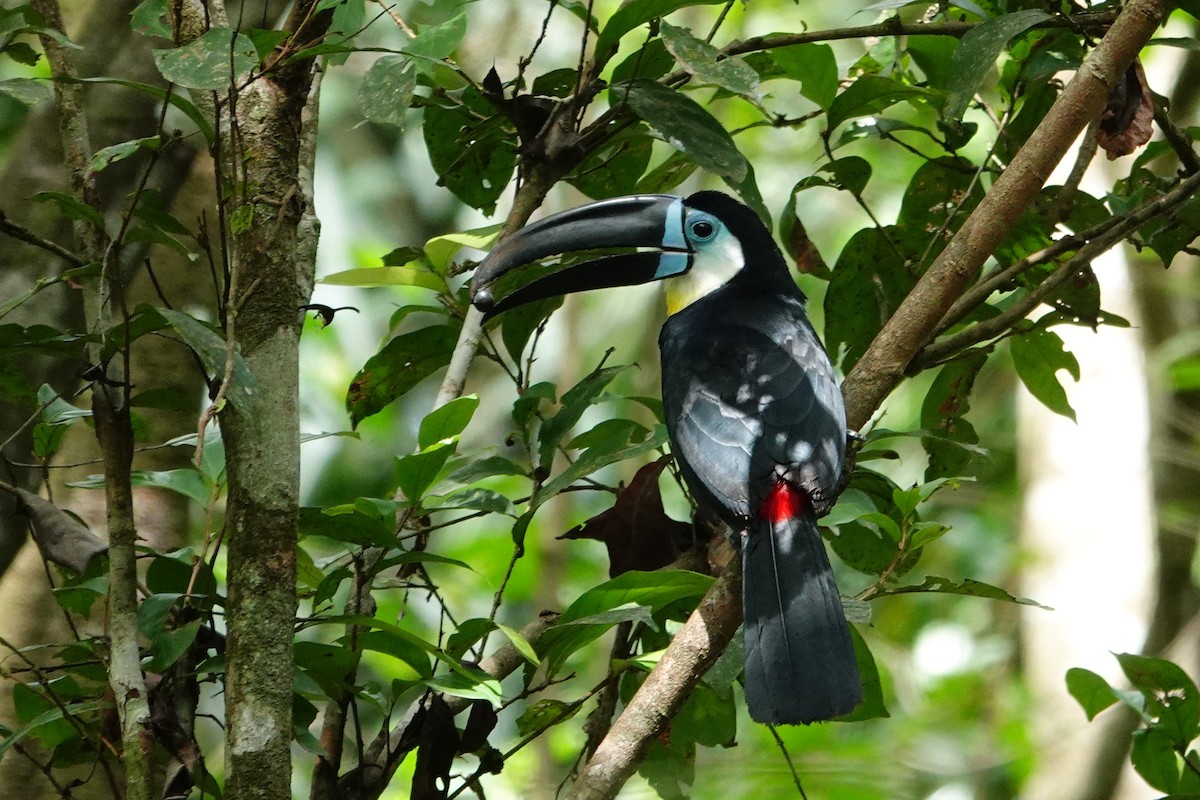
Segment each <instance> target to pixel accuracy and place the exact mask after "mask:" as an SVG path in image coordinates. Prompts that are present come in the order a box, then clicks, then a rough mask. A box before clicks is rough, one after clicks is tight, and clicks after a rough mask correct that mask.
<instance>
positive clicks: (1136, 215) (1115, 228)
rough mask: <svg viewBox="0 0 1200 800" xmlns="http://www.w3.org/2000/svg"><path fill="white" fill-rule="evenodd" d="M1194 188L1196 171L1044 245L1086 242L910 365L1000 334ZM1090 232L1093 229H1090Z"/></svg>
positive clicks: (984, 287)
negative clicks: (1005, 303) (1016, 296)
mask: <svg viewBox="0 0 1200 800" xmlns="http://www.w3.org/2000/svg"><path fill="white" fill-rule="evenodd" d="M1197 189H1200V173H1196V174H1195V175H1192V176H1191V177H1190V178H1188V179H1186V180H1184V181H1181V182H1180V183H1179V185H1178V186H1176V187H1175V188H1174V189H1172V190H1171V191H1169V192H1167V193H1166V194H1164V195H1162V196H1161V197H1158V198H1156V199H1154V200H1152V201H1150V202H1148V203H1145V204H1143V205H1141V206H1139V207H1138V208H1136V209H1134V210H1133V211H1131V212H1130V213H1128V214H1123V215H1121V216H1120V217H1114V218H1113V219H1111V220H1108V221H1107V222H1105V223H1104V224H1103V225H1099V226H1097V228H1102V230H1098V231H1095V233H1093V234H1092V235H1090V236H1082V237H1071V239H1069V240H1064V241H1066V242H1067V245H1066V246H1063V247H1058V243H1055V247H1054V248H1049V247H1048V248H1046V249H1045V250H1043V251H1042V252H1043V253H1045V252H1048V251H1051V250H1055V251H1056V252H1063V251H1066V250H1069V249H1071V248H1074V247H1079V243H1080V239H1083V240H1084V241H1085V244H1084V245H1083V247H1081V248H1080V250H1079V252H1078V253H1076V254H1075V255H1074V256H1072V257H1071V258H1070V259H1068V260H1067V262H1066V263H1065V264H1063V265H1062V266H1061V267H1059V268H1058V269H1056V270H1055V271H1054V272H1053V273H1051V274H1050V275H1048V276H1046V278H1045V279H1044V280H1043V281H1042V282H1041V283H1040V284H1038V285H1037V287H1035V288H1034V289H1032V290H1030V292H1029V294H1027V295H1026V296H1025V297H1023V298H1021V300H1020V301H1018V302H1017V303H1015V304H1014V305H1012V306H1010V307H1009V308H1007V309H1005V310H1004V311H1002V312H1001V313H1000V314H997V315H996V316H994V317H990V318H989V319H986V320H984V321H983V322H980V323H978V324H977V325H973V326H971V327H970V328H967V329H966V330H965V331H962V332H960V333H958V334H957V335H955V336H951V337H949V338H947V339H941V340H938V341H936V342H931V343H930V344H928V345H926V346H925V347H924V348H922V349H921V351H920V352H919V353H918V354H917V355H916V357H914V358H913V362H912V368H913V369H915V370H920V369H924V368H925V367H928V366H932V365H933V364H937V363H940V362H941V361H942V360H944V359H946V358H949V357H952V356H953V355H954V354H955V353H958V352H959V351H961V350H965V349H966V348H968V347H971V346H972V345H976V344H979V343H980V342H984V341H987V340H988V339H991V338H993V337H996V336H999V335H1001V334H1002V333H1004V332H1005V331H1007V330H1008V329H1009V328H1011V327H1012V326H1013V325H1016V324H1017V323H1018V322H1020V321H1021V320H1022V319H1024V318H1025V317H1026V316H1028V315H1029V313H1030V312H1031V311H1033V309H1035V308H1037V306H1038V305H1039V304H1040V303H1041V302H1042V301H1043V300H1045V299H1046V298H1047V297H1049V296H1050V294H1051V293H1052V292H1053V291H1054V290H1055V289H1057V288H1058V287H1059V286H1061V285H1062V283H1063V281H1065V280H1066V279H1067V278H1069V277H1071V276H1072V275H1075V274H1077V273H1078V272H1079V270H1081V269H1083V268H1084V267H1085V266H1087V265H1088V264H1090V263H1091V262H1092V260H1093V259H1095V258H1097V257H1098V256H1099V255H1100V254H1101V253H1103V252H1104V251H1105V250H1108V249H1109V248H1110V247H1113V246H1114V245H1116V244H1117V243H1119V242H1120V241H1121V240H1122V239H1124V238H1125V237H1127V236H1129V235H1130V234H1131V233H1133V232H1134V231H1135V230H1137V229H1138V228H1140V227H1141V226H1142V225H1144V224H1145V223H1146V222H1148V221H1150V220H1152V219H1154V218H1155V217H1159V216H1162V215H1163V214H1166V213H1168V212H1169V211H1171V210H1172V209H1174V208H1176V207H1178V206H1179V205H1182V204H1183V203H1184V202H1185V201H1186V200H1187V199H1188V198H1190V197H1191V196H1192V195H1193V194H1195V192H1196V190H1197ZM1093 230H1095V229H1093ZM1089 233H1092V232H1091V231H1089ZM1021 263H1023V262H1018V264H1014V265H1013V267H1016V266H1018V265H1019V264H1021ZM1026 266H1030V265H1026ZM1012 270H1013V268H1012V267H1010V268H1009V269H1007V270H1004V271H1003V272H1002V273H999V274H998V275H997V276H996V278H995V279H994V280H989V281H986V282H982V283H981V284H979V286H978V287H974V288H972V289H971V291H969V292H967V293H966V294H964V295H963V296H962V298H961V300H963V301H965V300H967V299H968V296H970V297H971V298H972V299H978V301H979V302H982V301H983V300H986V299H987V297H988V295H989V294H991V290H992V289H994V288H995V286H998V285H1000V284H1001V283H1002V281H1001V280H1000V278H1001V277H1002V276H1004V275H1006V274H1009V273H1010V272H1012ZM1016 274H1018V273H1013V274H1012V277H1016ZM1010 279H1011V278H1010ZM989 287H991V288H989ZM976 288H978V289H979V291H976ZM977 304H978V303H977ZM957 307H958V304H955V308H957ZM967 311H969V309H967ZM951 312H952V313H953V312H954V308H952V309H951ZM965 313H966V312H964V316H965ZM960 318H961V317H960Z"/></svg>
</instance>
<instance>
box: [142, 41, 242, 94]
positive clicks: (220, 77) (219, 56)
mask: <svg viewBox="0 0 1200 800" xmlns="http://www.w3.org/2000/svg"><path fill="white" fill-rule="evenodd" d="M153 55H154V63H155V64H157V65H158V71H159V72H161V73H162V76H163V77H164V78H166V79H167V80H169V81H171V82H172V83H177V84H179V85H180V86H186V87H187V88H189V89H212V90H217V89H228V88H230V87H231V86H232V85H234V83H235V82H236V81H238V80H241V79H243V78H244V77H246V76H247V75H248V74H249V73H250V70H252V69H254V66H255V65H256V64H257V63H258V52H257V51H256V50H255V49H254V42H252V41H250V39H249V38H248V37H247V36H246V35H244V34H241V33H234V31H232V30H230V29H229V28H212V29H210V30H209V31H208V32H206V33H205V34H204V35H203V36H201V37H199V38H198V39H196V40H194V41H192V42H189V43H188V44H185V45H183V46H182V47H176V48H173V49H171V50H154V51H153Z"/></svg>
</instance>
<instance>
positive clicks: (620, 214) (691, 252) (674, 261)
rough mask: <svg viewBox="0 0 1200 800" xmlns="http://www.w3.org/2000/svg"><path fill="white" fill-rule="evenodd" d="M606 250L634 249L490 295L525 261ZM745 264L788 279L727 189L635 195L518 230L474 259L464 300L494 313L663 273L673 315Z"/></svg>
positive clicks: (757, 224) (759, 227)
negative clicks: (681, 194)
mask: <svg viewBox="0 0 1200 800" xmlns="http://www.w3.org/2000/svg"><path fill="white" fill-rule="evenodd" d="M606 248H639V249H638V250H637V251H635V252H625V253H620V254H617V255H601V256H597V257H596V258H590V259H587V260H585V261H583V262H582V263H578V264H574V265H572V266H569V267H567V268H565V269H562V270H560V271H558V272H553V273H550V274H548V275H545V276H543V277H539V278H537V279H535V280H533V281H531V282H529V283H526V284H525V285H524V286H521V287H520V288H518V289H516V290H514V291H511V292H510V293H508V294H506V295H505V296H504V297H502V298H500V299H496V298H495V297H494V296H493V292H492V289H493V287H494V286H495V284H496V281H497V280H499V279H500V278H501V277H502V276H504V275H505V274H506V273H508V272H510V271H511V270H513V269H515V268H517V267H520V266H522V265H524V264H530V263H532V262H535V261H538V260H539V259H543V258H547V257H550V256H559V255H563V254H566V253H571V252H573V251H581V250H600V249H606ZM751 256H752V257H751ZM749 263H753V264H754V265H755V270H756V272H761V273H762V274H761V276H758V277H761V278H762V279H763V280H771V279H778V276H779V275H782V276H783V277H784V278H785V279H786V278H787V267H786V266H785V265H784V262H783V257H782V256H781V255H780V254H779V249H778V248H777V247H776V246H775V243H774V242H773V241H772V240H771V234H770V232H769V231H768V230H767V228H766V226H764V225H763V223H762V221H761V220H760V219H759V218H758V215H757V214H755V213H754V212H753V211H752V210H750V209H749V208H748V207H746V206H745V205H742V204H741V203H739V202H738V201H736V200H734V199H733V198H732V197H729V196H728V195H726V194H723V193H721V192H711V191H709V192H698V193H696V194H693V195H692V196H690V197H688V198H686V199H685V198H683V197H678V196H676V195H669V194H649V195H633V196H631V197H618V198H614V199H612V200H601V201H599V202H597V203H589V204H588V205H585V206H579V207H578V208H572V209H569V210H567V211H563V212H561V213H558V214H554V215H553V216H549V217H546V218H545V219H543V220H539V221H538V222H535V223H533V224H532V225H528V226H526V227H524V228H522V229H521V230H519V231H517V232H516V233H514V234H513V235H512V236H510V237H508V238H507V239H505V240H504V241H503V242H501V243H500V244H499V245H497V246H496V248H495V249H494V250H492V252H491V253H489V254H488V256H487V258H485V259H484V260H483V262H482V263H481V264H480V265H479V268H478V269H477V270H476V271H475V278H474V280H473V281H472V282H471V299H472V302H474V303H475V305H476V306H478V307H479V308H480V310H482V311H483V312H484V313H485V314H486V315H488V316H492V315H495V314H498V313H500V312H501V311H505V310H507V309H510V308H514V307H516V306H519V305H522V304H524V303H529V302H532V301H534V300H541V299H543V298H546V297H553V296H556V295H562V294H568V293H570V292H581V291H585V290H587V289H600V288H603V287H606V286H629V285H632V284H636V283H647V282H649V281H656V280H666V281H667V310H668V311H669V312H670V313H675V312H676V311H679V310H681V309H683V308H685V307H687V306H688V305H690V304H691V303H693V302H695V301H696V300H699V299H700V298H701V297H704V296H705V295H707V294H709V293H710V292H712V291H714V290H715V289H717V288H719V287H720V286H722V285H724V284H725V283H726V282H728V281H729V280H730V279H732V278H733V277H734V276H735V275H737V274H739V273H740V272H742V270H743V269H744V268H746V266H747V265H748V264H749Z"/></svg>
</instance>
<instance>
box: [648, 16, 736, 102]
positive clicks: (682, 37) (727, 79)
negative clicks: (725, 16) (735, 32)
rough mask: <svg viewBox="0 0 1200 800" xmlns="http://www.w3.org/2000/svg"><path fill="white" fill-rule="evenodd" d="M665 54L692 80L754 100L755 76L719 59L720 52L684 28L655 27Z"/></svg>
mask: <svg viewBox="0 0 1200 800" xmlns="http://www.w3.org/2000/svg"><path fill="white" fill-rule="evenodd" d="M659 33H660V34H661V36H662V38H663V42H664V43H665V44H666V46H667V51H668V52H669V53H670V54H671V55H673V56H675V60H676V61H677V62H678V63H679V66H681V67H683V69H684V70H685V71H686V72H687V73H688V74H690V75H692V76H694V77H695V78H696V79H698V80H700V81H702V82H704V83H711V84H713V85H715V86H720V87H721V88H722V89H724V90H725V91H727V92H731V93H733V94H736V95H741V96H742V97H746V98H750V99H752V100H756V99H757V92H758V73H757V72H755V71H754V68H753V67H751V66H750V65H749V64H747V63H746V62H745V61H741V60H740V59H737V58H723V57H722V55H721V51H720V50H718V49H717V48H715V47H713V46H712V45H711V44H709V43H708V42H705V41H701V40H700V39H697V38H696V37H695V36H692V33H691V31H689V30H688V29H687V28H677V27H676V26H674V25H671V24H669V23H667V22H663V23H662V24H661V25H660V26H659Z"/></svg>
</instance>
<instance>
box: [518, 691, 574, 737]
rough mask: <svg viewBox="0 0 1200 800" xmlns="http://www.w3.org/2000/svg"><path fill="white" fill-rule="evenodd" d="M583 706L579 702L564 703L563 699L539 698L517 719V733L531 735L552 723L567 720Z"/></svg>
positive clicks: (555, 723)
mask: <svg viewBox="0 0 1200 800" xmlns="http://www.w3.org/2000/svg"><path fill="white" fill-rule="evenodd" d="M580 708H582V706H581V705H579V704H572V703H564V702H563V701H562V700H550V699H543V700H538V701H537V702H536V703H534V704H533V705H531V706H529V708H527V709H525V711H524V712H523V713H522V714H521V716H520V717H519V718H518V719H517V733H519V734H521V736H529V735H531V734H534V733H537V732H538V731H543V730H545V729H547V728H549V727H550V726H552V725H557V724H558V723H560V722H566V721H567V720H569V719H570V718H571V717H573V716H575V714H576V712H578V711H579V709H580Z"/></svg>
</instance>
